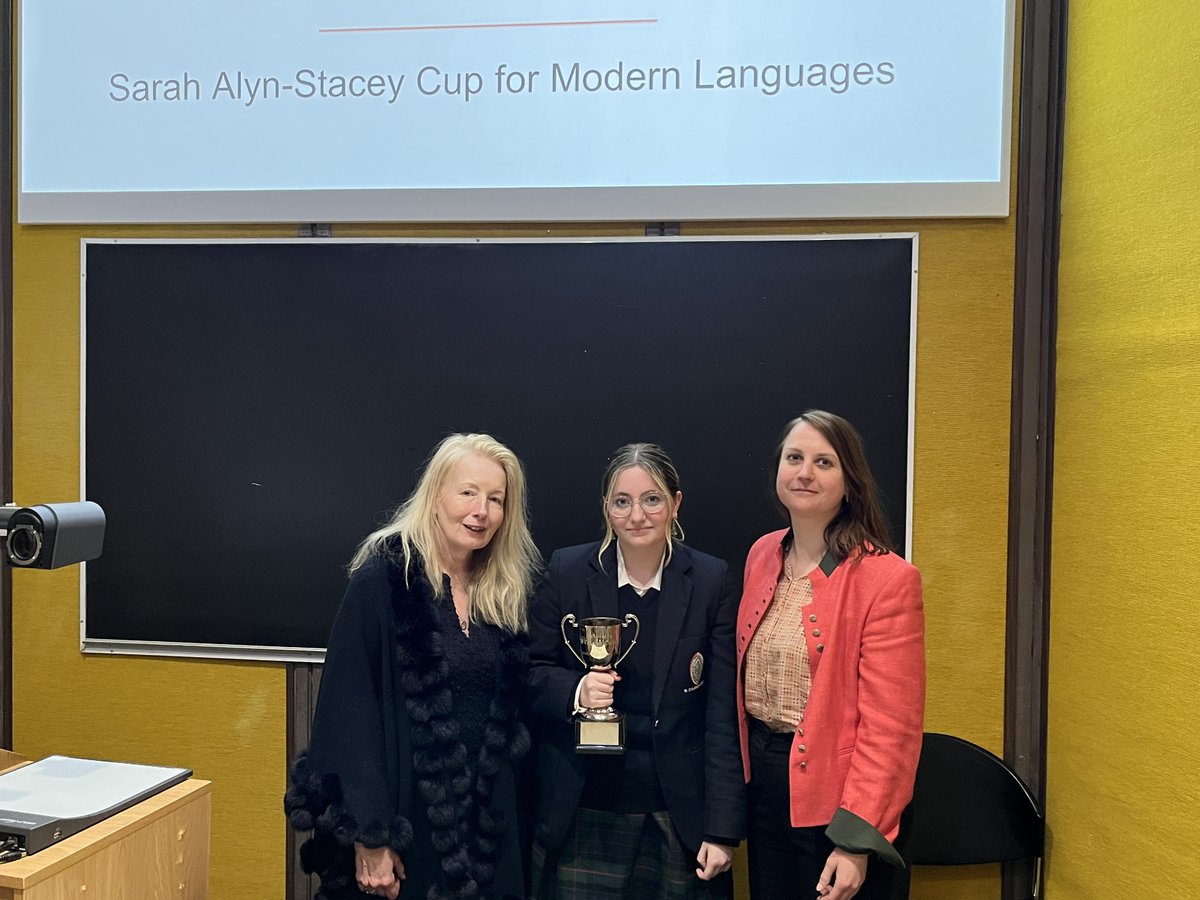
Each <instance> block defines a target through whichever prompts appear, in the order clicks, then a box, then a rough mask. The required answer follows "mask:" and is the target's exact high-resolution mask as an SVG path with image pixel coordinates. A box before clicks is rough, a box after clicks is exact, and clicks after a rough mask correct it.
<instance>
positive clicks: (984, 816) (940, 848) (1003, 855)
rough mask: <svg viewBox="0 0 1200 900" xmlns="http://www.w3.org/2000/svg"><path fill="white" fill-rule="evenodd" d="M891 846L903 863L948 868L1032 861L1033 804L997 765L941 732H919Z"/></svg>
mask: <svg viewBox="0 0 1200 900" xmlns="http://www.w3.org/2000/svg"><path fill="white" fill-rule="evenodd" d="M906 820H907V821H906V826H907V827H905V828H902V830H901V831H902V833H901V839H900V841H899V842H898V843H899V845H900V847H899V849H900V853H901V855H902V856H903V857H904V860H905V862H906V863H909V864H914V865H932V866H956V865H976V864H980V863H992V862H1004V861H1006V860H1013V859H1023V858H1027V857H1040V856H1041V855H1042V846H1043V840H1044V834H1045V827H1044V819H1043V816H1042V813H1041V811H1040V810H1039V809H1038V804H1037V801H1036V800H1035V799H1034V797H1033V795H1032V794H1030V792H1029V789H1028V788H1027V787H1026V786H1025V784H1024V782H1022V781H1021V779H1020V778H1018V777H1017V775H1016V773H1015V772H1013V770H1012V769H1010V768H1009V767H1008V765H1007V764H1005V762H1004V760H1002V759H1000V757H998V756H996V755H995V754H993V753H990V752H989V751H987V750H985V749H984V748H982V747H980V746H977V745H976V744H972V743H971V742H970V741H964V740H963V739H962V738H957V737H953V736H952V735H948V734H936V733H932V732H926V734H925V739H924V743H923V744H922V746H921V761H920V763H919V765H918V766H917V780H916V784H915V786H914V789H913V800H912V805H911V807H910V808H909V811H908V813H907V814H906Z"/></svg>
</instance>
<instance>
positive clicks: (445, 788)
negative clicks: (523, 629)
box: [285, 557, 529, 900]
mask: <svg viewBox="0 0 1200 900" xmlns="http://www.w3.org/2000/svg"><path fill="white" fill-rule="evenodd" d="M421 569H422V567H421V564H420V562H419V561H418V560H414V561H413V563H412V565H411V566H410V567H409V571H408V578H407V581H408V584H405V573H404V568H403V562H402V561H401V560H400V559H395V558H382V557H380V558H376V559H373V560H371V561H370V562H368V563H367V564H366V565H364V566H363V567H361V568H360V569H358V570H357V571H355V573H354V574H353V575H352V576H351V579H350V585H349V587H348V588H347V590H346V596H345V598H344V599H343V600H342V606H341V608H340V610H339V611H338V615H337V619H336V621H335V622H334V626H333V631H332V633H331V635H330V639H329V648H328V651H327V654H326V661H325V669H324V672H323V675H322V679H321V692H320V696H319V698H318V702H317V710H316V715H315V717H314V720H313V731H312V741H311V744H310V746H309V749H308V750H307V751H306V752H305V753H302V754H301V755H300V757H299V758H298V759H297V760H296V762H295V764H294V765H293V768H292V780H291V785H290V787H289V789H288V793H287V797H286V799H285V806H286V808H287V811H288V813H289V815H290V817H291V821H292V825H293V826H294V827H295V828H297V829H300V830H308V829H312V830H313V835H312V837H311V838H310V839H309V840H308V841H306V842H305V844H304V845H303V846H302V847H301V851H300V852H301V863H302V866H303V868H304V870H305V871H307V872H316V873H317V874H318V875H319V876H320V878H321V889H320V892H319V893H318V895H317V896H318V897H320V898H328V900H334V898H347V897H360V896H363V895H362V894H361V892H360V891H359V890H358V886H357V883H356V881H355V877H354V875H355V873H354V843H355V842H356V841H357V842H361V843H362V844H363V845H365V846H367V847H382V846H390V847H392V848H393V849H395V850H396V851H397V852H398V853H399V854H400V858H401V859H402V860H403V862H404V866H405V870H406V876H407V877H406V879H405V882H404V886H403V890H402V896H403V897H406V898H408V897H411V898H428V900H442V898H474V897H479V898H491V900H501V898H509V897H512V898H517V897H521V896H522V895H523V894H524V874H523V872H522V867H521V854H520V852H519V848H518V839H517V822H516V817H517V812H516V807H517V789H516V775H515V770H514V766H515V763H516V762H517V760H519V759H520V757H521V756H523V755H524V754H525V753H526V752H527V751H528V749H529V736H528V733H527V732H526V730H525V728H524V726H523V725H522V724H521V723H520V721H519V717H518V711H519V704H520V699H521V692H522V690H523V688H524V684H525V678H526V671H527V667H528V663H527V654H526V651H525V649H524V646H523V643H522V641H521V640H520V639H519V638H517V637H516V636H515V635H512V634H509V633H507V632H504V631H502V630H501V629H499V628H497V627H495V626H493V625H486V624H481V623H477V624H474V625H472V626H471V634H470V637H469V638H468V637H467V636H465V635H463V634H462V633H461V631H460V630H459V627H458V622H457V618H456V616H455V613H454V606H453V603H452V601H451V599H450V597H449V591H448V589H447V592H446V596H445V599H444V600H442V601H437V600H435V599H434V597H433V591H432V589H431V587H430V585H429V583H428V581H427V580H426V579H425V577H424V575H423V574H422V570H421Z"/></svg>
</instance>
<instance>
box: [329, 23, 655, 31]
mask: <svg viewBox="0 0 1200 900" xmlns="http://www.w3.org/2000/svg"><path fill="white" fill-rule="evenodd" d="M657 23H658V19H597V20H594V21H582V22H480V23H476V24H473V25H368V26H363V27H357V28H318V29H317V31H318V33H320V34H347V33H351V32H355V33H359V34H361V33H363V32H373V31H374V32H378V31H458V30H462V29H471V28H573V27H579V26H585V25H655V24H657Z"/></svg>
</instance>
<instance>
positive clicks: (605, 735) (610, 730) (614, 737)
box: [575, 719, 625, 754]
mask: <svg viewBox="0 0 1200 900" xmlns="http://www.w3.org/2000/svg"><path fill="white" fill-rule="evenodd" d="M575 752H576V753H602V754H620V753H624V752H625V720H624V719H615V720H611V721H607V722H595V721H592V720H590V719H576V720H575Z"/></svg>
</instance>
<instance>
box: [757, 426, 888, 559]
mask: <svg viewBox="0 0 1200 900" xmlns="http://www.w3.org/2000/svg"><path fill="white" fill-rule="evenodd" d="M801 422H804V423H806V424H808V425H811V426H812V427H813V428H815V429H816V430H817V431H819V432H820V433H821V435H822V436H823V437H824V438H825V440H827V441H829V444H830V446H831V447H833V452H834V453H836V454H837V456H838V460H839V461H840V462H841V466H842V477H843V479H844V480H845V487H846V497H845V499H843V500H842V505H841V508H840V509H838V511H837V513H836V514H835V515H834V517H833V519H832V520H831V521H830V523H829V524H828V525H826V526H825V546H826V547H827V548H828V549H829V551H830V552H831V553H833V555H834V556H835V557H836V558H837V561H838V562H842V561H843V560H845V559H846V558H847V557H848V556H850V555H851V554H852V553H854V552H855V551H856V550H858V549H859V548H862V552H863V553H864V554H866V555H867V556H881V555H883V554H885V553H889V552H893V553H894V552H895V550H896V548H895V546H894V545H893V542H892V538H891V529H890V528H889V527H888V522H887V518H886V517H885V516H884V514H883V509H882V508H881V507H880V505H879V488H878V486H877V485H876V484H875V476H874V475H872V474H871V467H870V466H868V465H867V454H866V451H865V450H864V449H863V441H862V437H861V436H860V435H859V433H858V431H857V429H855V427H854V426H853V425H851V424H850V423H849V422H847V421H846V420H845V419H843V418H842V417H841V416H838V415H834V414H833V413H831V412H826V411H825V410H823V409H809V410H806V411H805V412H803V413H801V414H800V415H799V416H797V417H796V418H794V419H792V421H790V422H788V424H787V427H786V428H784V429H783V434H782V435H780V438H779V444H778V446H776V448H775V472H773V473H772V476H774V475H775V473H777V472H778V471H779V461H780V460H781V459H782V458H783V449H784V444H785V442H786V441H787V436H788V435H789V434H791V433H792V429H793V428H795V427H796V426H797V425H799V424H800V423H801ZM776 502H777V503H778V502H779V498H778V497H776ZM779 506H780V508H781V509H782V508H783V504H782V503H779ZM785 511H786V510H785Z"/></svg>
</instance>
